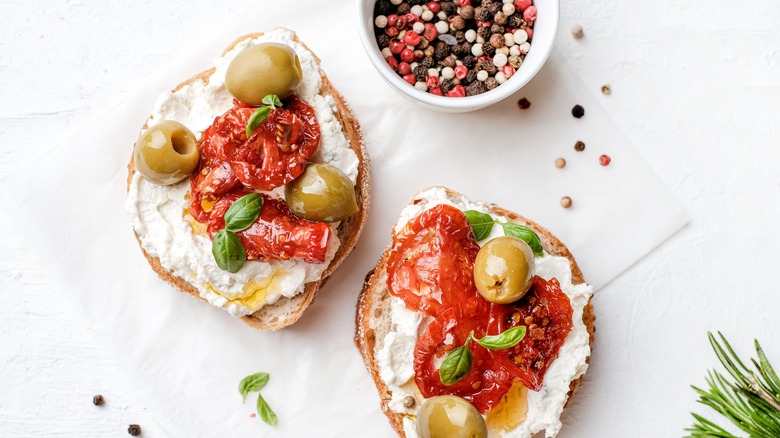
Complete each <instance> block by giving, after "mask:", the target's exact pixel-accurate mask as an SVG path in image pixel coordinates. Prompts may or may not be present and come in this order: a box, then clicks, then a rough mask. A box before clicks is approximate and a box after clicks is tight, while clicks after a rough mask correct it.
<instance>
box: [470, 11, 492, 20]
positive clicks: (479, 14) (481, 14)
mask: <svg viewBox="0 0 780 438" xmlns="http://www.w3.org/2000/svg"><path fill="white" fill-rule="evenodd" d="M490 17H491V16H490V9H489V8H476V9H474V18H475V19H476V20H477V21H490Z"/></svg>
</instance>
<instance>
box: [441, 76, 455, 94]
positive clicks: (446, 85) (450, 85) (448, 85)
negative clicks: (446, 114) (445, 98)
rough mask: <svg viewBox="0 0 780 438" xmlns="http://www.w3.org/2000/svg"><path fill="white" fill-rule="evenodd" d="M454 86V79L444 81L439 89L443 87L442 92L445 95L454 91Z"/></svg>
mask: <svg viewBox="0 0 780 438" xmlns="http://www.w3.org/2000/svg"><path fill="white" fill-rule="evenodd" d="M454 86H455V84H453V83H452V79H442V80H440V81H439V87H441V91H443V92H444V93H446V92H448V91H450V90H452V88H453V87H454Z"/></svg>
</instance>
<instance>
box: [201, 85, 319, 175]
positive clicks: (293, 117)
mask: <svg viewBox="0 0 780 438" xmlns="http://www.w3.org/2000/svg"><path fill="white" fill-rule="evenodd" d="M256 109H257V108H253V107H247V106H246V105H244V104H242V103H240V102H237V101H235V102H234V106H233V108H231V109H230V110H228V111H227V112H226V113H225V114H223V115H221V116H219V117H217V118H216V119H215V120H214V123H213V124H212V125H211V126H210V127H209V128H208V129H206V131H205V132H204V133H203V140H202V141H201V145H200V150H201V156H202V157H204V158H205V160H206V161H209V160H210V159H212V158H215V159H218V160H219V161H222V162H227V163H229V164H230V167H231V170H232V172H233V174H234V175H235V176H236V178H238V179H239V180H240V181H241V183H243V184H244V185H245V186H246V187H250V188H253V189H256V190H272V189H274V188H276V187H281V186H283V185H284V184H286V183H288V182H290V181H292V180H294V179H295V178H296V177H298V176H299V175H300V174H301V173H302V172H303V169H304V167H305V166H306V163H307V162H308V161H309V159H310V158H311V156H312V155H314V153H315V152H316V151H317V146H318V145H319V143H320V125H319V124H318V123H317V117H316V116H315V114H314V109H313V108H312V107H311V106H309V104H307V103H306V102H304V101H303V100H302V99H300V98H298V97H296V96H292V97H290V98H289V99H287V100H285V102H284V106H283V107H281V108H277V109H275V110H272V111H271V114H270V115H269V117H268V119H266V120H265V121H264V122H263V123H262V124H260V126H259V127H258V128H257V129H256V130H255V132H254V133H253V134H252V135H251V136H250V137H249V138H247V137H246V126H247V123H248V122H249V118H250V117H251V116H252V113H254V112H255V110H256ZM202 160H203V158H202Z"/></svg>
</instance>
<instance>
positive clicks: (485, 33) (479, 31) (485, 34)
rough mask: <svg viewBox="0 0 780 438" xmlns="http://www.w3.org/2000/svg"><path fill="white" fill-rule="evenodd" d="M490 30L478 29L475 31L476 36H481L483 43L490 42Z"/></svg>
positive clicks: (487, 28) (485, 28)
mask: <svg viewBox="0 0 780 438" xmlns="http://www.w3.org/2000/svg"><path fill="white" fill-rule="evenodd" d="M490 35H491V34H490V28H489V27H480V28H479V29H477V36H481V37H482V39H484V40H485V41H488V40H490Z"/></svg>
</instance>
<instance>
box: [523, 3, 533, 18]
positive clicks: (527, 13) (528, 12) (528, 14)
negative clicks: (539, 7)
mask: <svg viewBox="0 0 780 438" xmlns="http://www.w3.org/2000/svg"><path fill="white" fill-rule="evenodd" d="M523 19H524V20H525V21H528V22H533V21H534V20H536V6H533V5H531V6H529V7H528V9H526V10H524V11H523Z"/></svg>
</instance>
